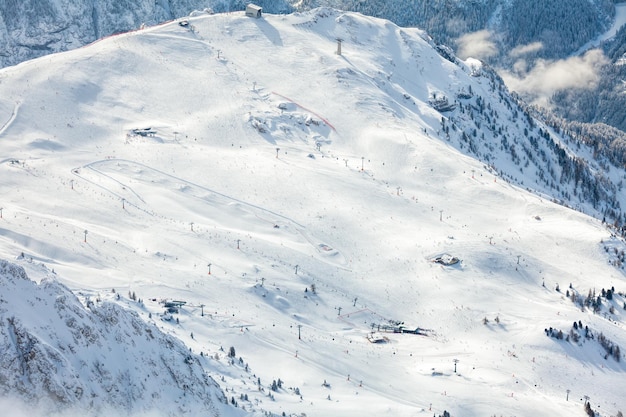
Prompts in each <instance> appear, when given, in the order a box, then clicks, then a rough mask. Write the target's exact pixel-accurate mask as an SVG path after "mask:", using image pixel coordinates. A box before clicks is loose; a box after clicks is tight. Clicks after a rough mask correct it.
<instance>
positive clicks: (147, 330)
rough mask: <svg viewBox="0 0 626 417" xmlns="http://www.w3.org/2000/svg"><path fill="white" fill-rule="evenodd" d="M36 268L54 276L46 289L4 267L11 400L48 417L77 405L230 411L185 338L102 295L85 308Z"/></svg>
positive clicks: (3, 332)
mask: <svg viewBox="0 0 626 417" xmlns="http://www.w3.org/2000/svg"><path fill="white" fill-rule="evenodd" d="M34 268H36V269H39V272H40V273H41V274H44V275H48V278H46V279H45V280H44V281H42V282H41V284H40V285H37V284H35V283H34V282H33V281H30V280H29V279H28V277H27V276H26V274H25V272H24V270H23V269H22V268H20V267H17V266H15V265H12V264H9V263H7V262H6V261H2V262H0V277H1V280H0V285H1V290H0V296H1V300H2V304H1V307H0V316H2V319H3V320H2V327H1V328H0V344H1V345H2V352H3V354H2V357H0V362H1V363H2V382H1V384H0V386H1V388H2V392H3V393H4V394H5V395H6V394H9V395H15V394H18V393H19V395H20V396H21V397H22V398H23V399H24V400H26V401H27V402H28V404H29V405H32V406H34V407H35V410H36V412H44V411H45V413H46V414H47V415H49V414H51V413H53V412H55V411H57V410H58V411H60V412H63V411H64V410H67V409H74V408H78V409H88V410H89V409H92V410H93V412H94V413H98V414H107V413H114V412H115V411H118V412H119V411H120V410H121V411H123V412H125V413H128V414H133V413H137V414H138V413H145V412H154V411H156V410H155V405H157V404H160V403H167V404H171V406H170V407H169V408H170V409H171V413H167V414H169V415H177V414H180V413H182V414H188V413H191V414H194V415H198V414H199V413H204V412H206V410H212V413H213V414H217V413H218V410H219V408H220V407H221V408H225V407H226V406H225V403H226V398H225V397H224V394H223V393H222V392H221V391H220V389H219V387H218V386H217V384H216V383H215V381H213V380H211V379H210V377H208V376H207V374H206V373H205V372H204V371H203V368H202V367H201V366H199V363H198V362H199V361H198V359H197V358H196V357H194V356H192V355H190V354H189V351H188V350H187V348H186V347H185V346H184V345H183V344H182V343H181V342H180V341H179V340H177V339H175V338H173V337H171V336H167V335H164V334H163V333H161V332H160V331H159V329H158V328H156V326H155V325H154V324H146V323H145V322H144V321H142V320H141V318H140V317H139V316H138V315H137V314H134V313H132V312H131V311H129V310H128V309H123V308H121V307H120V306H119V305H118V304H117V303H114V302H105V301H104V300H103V299H102V298H101V297H100V296H98V297H95V298H93V299H92V298H90V297H87V298H86V306H83V305H82V304H81V303H80V301H79V300H78V299H77V298H76V297H75V296H74V295H73V294H72V293H71V292H70V291H69V289H67V288H66V287H64V286H63V285H62V284H60V283H59V282H58V281H56V280H55V279H54V274H52V273H50V271H47V270H46V269H45V267H42V266H39V267H36V266H35V267H34ZM114 296H115V297H114ZM110 297H114V298H113V299H114V300H120V298H117V297H116V294H113V295H111V296H110ZM121 304H123V303H121ZM157 410H158V411H162V410H163V409H162V408H157Z"/></svg>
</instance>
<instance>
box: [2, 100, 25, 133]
mask: <svg viewBox="0 0 626 417" xmlns="http://www.w3.org/2000/svg"><path fill="white" fill-rule="evenodd" d="M20 104H21V103H20V102H19V101H18V102H16V103H15V106H14V107H13V113H11V116H10V117H9V120H7V121H6V123H4V124H3V125H2V127H0V136H2V135H3V134H4V132H5V131H6V130H7V129H8V128H9V126H11V124H12V123H13V121H14V120H15V118H16V117H17V111H18V110H19V108H20Z"/></svg>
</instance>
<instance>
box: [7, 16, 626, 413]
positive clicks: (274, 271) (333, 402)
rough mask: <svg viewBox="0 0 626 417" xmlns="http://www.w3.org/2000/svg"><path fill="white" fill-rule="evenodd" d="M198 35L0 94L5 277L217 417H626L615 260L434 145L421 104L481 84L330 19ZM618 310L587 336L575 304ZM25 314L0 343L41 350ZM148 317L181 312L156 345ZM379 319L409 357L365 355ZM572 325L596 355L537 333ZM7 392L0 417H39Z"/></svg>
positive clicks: (163, 33)
mask: <svg viewBox="0 0 626 417" xmlns="http://www.w3.org/2000/svg"><path fill="white" fill-rule="evenodd" d="M188 20H189V23H190V26H188V27H183V26H181V25H179V24H178V22H171V23H168V24H164V25H161V26H158V27H154V28H147V29H144V30H141V31H137V32H133V33H128V34H123V35H118V36H114V37H111V38H108V39H105V40H102V41H99V42H97V43H95V44H92V45H89V46H87V47H84V48H81V49H78V50H75V51H71V52H66V53H63V54H57V55H51V56H46V57H44V58H40V59H37V60H33V61H29V62H25V63H22V64H20V65H17V66H15V67H10V68H5V69H3V70H1V71H0V144H1V149H2V154H1V155H0V196H1V197H0V207H1V208H2V210H0V214H1V217H2V218H1V219H0V258H2V259H5V260H8V261H10V262H11V263H13V264H17V265H19V266H21V267H23V268H24V269H25V271H26V273H27V274H28V276H29V278H30V279H32V280H34V281H36V282H38V283H39V282H41V281H42V280H44V281H47V280H50V279H52V280H58V281H59V283H60V284H62V285H63V286H67V287H68V288H70V289H71V290H72V291H73V292H74V293H75V294H76V295H77V297H78V299H80V300H81V301H82V302H83V304H85V306H87V304H88V300H89V302H92V303H93V302H95V303H96V304H103V305H104V304H106V303H117V304H119V305H120V306H122V307H124V308H127V309H131V310H133V311H135V312H136V314H137V315H138V317H140V318H141V319H143V320H145V321H146V322H147V324H148V325H150V326H156V327H158V328H159V329H160V330H162V331H163V332H165V333H167V334H169V335H171V336H175V337H176V338H178V339H180V340H181V341H182V342H184V344H185V345H186V346H187V347H188V348H189V349H190V351H191V354H192V355H193V357H194V358H196V359H197V361H198V362H197V363H199V364H201V365H202V366H203V368H204V370H205V372H206V374H207V376H210V377H211V378H212V379H213V380H215V381H217V382H218V384H219V385H220V387H221V388H222V390H223V391H224V394H225V395H226V397H227V398H228V399H229V400H231V399H234V400H235V401H236V402H237V405H238V407H237V408H235V407H234V406H232V407H222V406H220V407H221V408H219V411H216V410H217V409H216V410H207V411H206V412H207V414H209V415H218V414H219V415H224V416H229V415H233V416H235V415H237V416H238V415H241V413H242V408H243V409H245V410H246V412H252V413H259V414H260V413H263V412H268V411H269V412H272V413H276V414H279V415H280V414H282V413H283V412H284V413H285V414H286V415H306V416H309V417H310V416H330V415H332V416H337V417H351V416H381V415H389V416H399V417H401V416H419V415H424V416H430V415H433V414H436V415H440V414H442V413H443V412H444V410H447V411H448V412H450V413H451V415H452V416H490V415H503V416H514V415H516V416H530V415H550V416H568V417H569V416H575V415H584V414H583V413H584V411H583V403H584V401H585V398H589V401H590V404H591V406H592V408H593V409H594V410H596V411H598V412H599V413H600V415H606V416H610V415H615V414H616V413H617V412H618V411H620V410H621V411H622V412H625V411H626V403H625V402H624V401H625V400H624V396H623V380H624V374H625V370H626V368H625V365H624V357H623V355H621V361H619V362H618V361H616V360H615V359H614V358H613V357H610V356H608V357H606V356H607V355H606V352H605V350H604V349H603V348H602V347H601V346H600V345H599V344H598V343H597V336H598V335H599V334H600V333H602V334H603V335H605V336H606V337H607V338H608V339H610V340H611V341H612V343H614V344H615V345H618V346H619V347H620V348H622V349H623V348H624V347H625V346H626V333H625V332H624V309H623V305H624V296H623V295H621V294H620V293H623V292H624V291H625V290H626V285H625V280H624V278H625V277H624V273H623V270H622V269H621V268H620V267H619V266H616V265H615V264H617V258H618V255H615V254H619V252H620V251H623V250H624V244H623V242H622V241H621V240H619V239H618V238H615V237H614V236H612V233H611V230H609V229H607V228H606V226H605V225H603V224H601V222H600V221H598V220H596V219H594V218H591V217H588V216H586V215H584V214H581V213H579V212H575V211H572V210H569V209H567V208H564V207H562V206H560V205H556V204H554V203H552V202H551V201H550V199H549V198H543V197H541V196H538V195H537V194H531V193H529V192H527V191H526V190H524V189H521V188H519V187H516V186H513V185H511V184H509V183H507V182H506V181H504V180H503V179H501V178H499V177H497V176H496V175H494V173H493V171H492V170H491V169H490V168H488V167H486V166H485V165H483V164H482V163H480V162H478V161H477V160H475V159H473V158H471V157H469V156H466V155H464V154H463V153H462V152H460V151H459V150H457V149H456V148H455V147H453V146H452V145H451V144H450V143H448V142H447V141H446V140H445V139H443V138H440V137H439V136H438V134H437V132H438V129H439V128H440V124H441V119H442V117H443V116H442V114H440V113H439V112H437V111H436V110H435V109H433V108H432V107H431V106H429V105H428V99H429V97H430V96H431V94H432V92H439V93H443V94H447V95H449V96H453V95H454V94H455V92H457V91H459V89H460V88H462V87H464V86H467V85H471V86H472V89H474V91H481V92H482V93H483V94H484V95H485V96H488V95H489V93H488V91H487V87H488V84H489V83H488V81H487V80H486V79H484V78H481V77H480V76H478V77H475V76H472V75H470V74H471V73H474V75H476V74H475V72H476V70H477V66H478V63H476V62H472V63H465V64H463V63H461V64H460V65H455V64H453V63H451V62H449V61H446V60H444V59H442V58H441V57H440V56H439V55H438V54H437V53H436V52H435V50H434V49H433V48H432V46H431V45H430V44H429V43H428V42H427V41H425V40H424V39H423V36H424V35H423V33H422V32H420V31H418V30H416V29H401V28H398V27H397V26H395V25H393V24H391V23H389V22H387V21H383V20H378V19H374V18H369V17H366V16H362V15H359V14H356V13H343V12H337V11H334V10H330V9H316V10H314V11H312V12H308V13H302V14H293V15H288V16H282V15H281V16H278V15H264V17H263V18H262V19H251V18H246V17H245V16H244V14H243V13H231V14H217V15H202V16H197V17H192V18H189V19H188ZM190 28H191V30H190ZM337 38H341V39H342V40H343V44H342V52H343V53H342V55H337V54H336V53H335V52H336V49H337V40H336V39H337ZM404 94H406V96H404ZM407 96H408V97H410V99H407V98H406V97H407ZM490 103H491V105H492V106H498V107H497V111H498V112H501V113H502V114H506V112H507V111H509V110H507V109H506V107H505V106H504V105H503V104H501V103H500V104H498V103H499V102H498V100H497V97H496V98H493V100H492V101H491V102H490ZM515 128H516V127H515V123H513V122H512V123H511V129H512V130H513V129H515ZM605 248H609V249H608V250H605ZM22 254H23V256H22ZM444 255H445V256H444ZM437 257H444V259H449V258H450V257H456V258H458V259H459V260H460V262H458V263H455V264H452V265H444V264H441V263H437V262H434V261H433V260H434V259H435V258H437ZM0 279H2V280H7V279H8V278H7V277H6V275H5V276H0ZM557 285H559V287H560V291H556V290H555V288H556V286H557ZM570 285H571V287H570ZM611 287H614V288H615V294H614V296H613V298H612V300H607V299H604V298H603V299H602V303H603V305H602V307H601V310H600V311H599V312H597V313H594V312H593V311H592V310H590V309H589V308H584V309H581V307H580V306H577V305H576V304H574V303H573V302H572V301H570V300H569V298H568V297H566V291H567V292H575V293H579V294H581V295H582V296H586V295H587V293H588V291H589V290H595V291H596V293H597V294H599V293H600V291H601V289H602V288H604V289H610V288H611ZM313 289H315V291H313ZM113 290H115V293H114V292H113ZM132 293H135V294H136V295H137V297H138V298H140V299H141V301H142V302H141V303H140V302H136V301H132V300H129V295H130V294H132ZM32 294H33V292H32V291H30V290H27V289H25V290H23V291H22V293H21V294H14V293H11V294H9V293H8V291H7V290H5V287H4V286H0V301H2V303H6V302H7V300H8V298H9V297H24V298H25V299H26V300H28V301H25V302H24V303H17V302H12V304H11V305H12V306H14V308H13V309H12V310H11V311H10V312H9V311H7V312H5V313H3V317H2V320H3V326H6V325H7V319H8V318H9V317H11V316H14V317H16V318H18V319H19V320H20V321H21V322H22V323H25V325H28V324H29V323H31V324H30V325H31V326H32V327H31V329H35V328H36V325H35V323H39V322H37V317H36V316H35V317H34V312H39V311H41V312H45V311H46V310H45V309H44V308H43V306H42V305H40V301H39V300H38V299H37V298H36V297H34V296H33V295H32ZM117 294H119V295H120V296H121V300H118V299H117ZM11 300H13V298H11ZM164 300H180V301H185V302H186V304H185V305H184V306H183V307H182V308H181V309H180V311H179V312H178V313H174V314H173V317H174V319H173V320H170V321H165V320H163V319H162V314H163V311H164V305H163V303H162V302H163V301H164ZM2 305H3V304H0V307H2ZM28 306H31V307H30V308H29V307H28ZM610 307H613V309H612V312H609V308H610ZM85 308H86V307H85ZM485 319H486V320H485ZM390 320H395V321H400V322H404V325H405V326H406V327H407V328H411V329H415V328H417V327H419V328H420V329H422V330H421V332H420V333H421V334H418V335H415V334H399V333H391V332H389V333H387V332H384V331H383V330H384V329H383V330H380V331H379V325H389V324H390ZM575 321H576V322H578V321H581V322H582V324H583V326H588V328H589V329H590V330H591V331H592V333H593V334H594V335H595V338H594V339H593V340H592V339H586V338H585V337H582V338H581V340H580V341H579V342H578V343H576V342H574V341H572V340H569V341H566V340H558V339H556V338H553V337H548V336H546V334H545V332H544V329H547V328H554V329H557V330H558V329H560V330H562V331H563V332H564V333H565V335H566V336H567V335H568V334H569V332H570V329H571V328H572V323H573V322H575ZM45 323H46V322H44V324H41V323H39V324H37V326H46V324H45ZM58 325H59V328H55V327H54V326H55V324H49V325H48V326H49V328H50V327H51V330H50V332H51V333H55V332H57V333H58V334H59V336H58V337H59V338H62V337H63V336H62V334H63V333H64V332H66V331H67V330H65V329H63V328H62V323H59V324H58ZM372 329H375V330H376V331H377V332H376V334H375V335H374V337H373V338H372V337H370V338H369V340H368V335H370V333H371V331H372ZM31 331H34V330H31ZM299 336H300V337H299ZM67 337H69V336H67ZM375 339H377V340H379V341H384V342H385V343H372V342H370V340H375ZM68 343H69V342H68ZM137 345H138V347H137V349H138V352H139V353H136V354H137V355H143V354H150V353H149V352H152V351H151V350H149V349H152V347H150V348H149V349H148V347H146V346H145V345H144V344H139V343H137ZM230 347H233V348H234V349H235V350H236V356H235V358H234V360H233V361H229V360H228V358H227V357H226V355H227V353H228V352H229V349H230ZM112 348H113V346H112ZM163 349H164V348H163ZM201 352H202V356H200V353H201ZM8 354H9V353H5V354H4V355H8ZM76 355H77V356H78V357H89V356H88V355H89V351H88V349H84V350H81V349H79V350H78V352H77V353H76ZM240 358H241V360H240ZM108 361H109V362H114V363H107V364H105V365H107V366H110V367H113V368H114V369H118V368H117V367H118V366H119V363H117V361H116V356H115V354H112V356H109V357H108ZM119 361H120V362H121V363H127V362H126V361H127V359H122V357H121V356H120V357H119ZM181 366H187V365H185V364H181ZM75 369H76V375H75V378H76V380H77V381H82V382H81V383H83V384H87V383H86V382H84V381H85V380H86V378H88V377H89V375H88V374H87V373H86V371H84V370H80V368H79V367H76V368H75ZM129 372H131V373H133V372H139V371H136V370H134V369H133V368H132V367H130V366H129ZM278 379H280V380H281V381H282V387H281V388H279V389H278V390H277V391H276V392H274V391H272V390H271V388H270V387H271V384H272V381H274V380H276V381H277V380H278ZM3 381H6V380H3V379H2V378H0V387H2V391H1V392H2V396H3V398H5V400H4V403H5V409H6V407H14V404H15V403H16V402H17V403H18V404H19V402H20V401H25V398H26V399H29V398H37V397H38V396H40V395H45V394H42V393H28V395H25V394H24V393H23V392H20V391H19V390H18V389H17V388H15V387H11V386H7V385H3V384H6V383H5V382H3ZM259 381H260V385H259V384H258V382H259ZM122 389H123V388H122ZM296 389H297V391H299V393H300V395H298V394H297V393H296ZM94 401H95V403H96V404H97V403H98V402H99V401H104V400H103V399H102V398H101V397H98V398H96V399H95V400H94ZM7 404H8V405H7ZM179 405H180V404H179V403H178V402H177V401H175V400H173V399H171V398H166V397H161V398H156V399H155V400H154V403H153V404H152V408H156V409H157V410H158V412H157V414H158V415H181V414H185V412H183V411H181V407H179ZM15 407H17V408H16V410H17V409H20V410H21V409H22V406H15ZM75 407H77V408H69V409H68V410H67V412H68V413H69V415H77V414H80V415H89V414H94V415H97V414H98V412H99V411H98V407H97V406H92V408H90V407H89V406H86V405H84V404H77V405H75ZM77 409H78V410H80V412H79V411H76V410H77ZM143 409H144V408H142V410H143ZM145 409H147V408H145ZM9 410H11V408H9ZM122 410H123V413H122V414H123V415H129V414H130V415H133V412H134V411H135V410H130V411H129V410H127V409H126V410H124V409H122ZM184 410H190V408H186V409H184ZM16 413H18V411H15V412H14V414H13V415H16ZM72 413H76V414H72ZM187 414H188V415H198V414H194V413H193V412H192V411H188V412H187ZM30 415H33V414H32V413H30ZM41 415H46V413H45V412H42V413H41Z"/></svg>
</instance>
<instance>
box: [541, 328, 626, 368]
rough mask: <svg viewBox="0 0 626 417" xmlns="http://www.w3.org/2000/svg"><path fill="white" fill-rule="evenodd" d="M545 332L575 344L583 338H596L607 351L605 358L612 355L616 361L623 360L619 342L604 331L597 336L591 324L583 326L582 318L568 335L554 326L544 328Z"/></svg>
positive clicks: (549, 335)
mask: <svg viewBox="0 0 626 417" xmlns="http://www.w3.org/2000/svg"><path fill="white" fill-rule="evenodd" d="M544 332H545V334H546V336H548V337H553V338H555V339H557V340H563V339H565V341H566V342H570V341H571V342H573V343H575V344H578V343H579V342H580V339H581V338H585V340H596V341H597V342H598V344H600V346H602V348H603V349H604V350H605V352H606V354H605V355H604V359H608V358H609V357H612V358H613V359H614V360H615V361H616V362H620V360H621V356H622V353H621V350H620V348H619V346H618V345H617V344H615V343H614V342H613V341H612V340H610V339H609V338H607V337H606V336H605V335H604V334H603V333H599V334H597V336H596V335H594V333H593V331H591V329H589V326H586V325H585V326H583V323H582V321H580V320H579V321H577V322H576V321H575V322H574V323H573V324H572V328H571V329H570V331H569V334H567V335H565V333H563V331H562V330H558V329H555V328H552V327H550V328H548V329H544Z"/></svg>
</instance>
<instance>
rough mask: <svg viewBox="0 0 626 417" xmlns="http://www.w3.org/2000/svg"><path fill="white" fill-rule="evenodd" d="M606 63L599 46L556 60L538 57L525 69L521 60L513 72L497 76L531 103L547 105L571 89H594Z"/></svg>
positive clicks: (501, 72) (503, 72) (505, 72)
mask: <svg viewBox="0 0 626 417" xmlns="http://www.w3.org/2000/svg"><path fill="white" fill-rule="evenodd" d="M606 62H608V60H607V58H606V57H605V56H604V53H603V52H602V51H601V50H599V49H593V50H590V51H588V52H587V53H585V54H584V55H582V56H575V57H571V58H567V59H561V60H557V61H547V60H538V61H537V62H536V63H535V65H534V67H532V68H531V69H530V70H528V71H526V65H525V62H524V61H523V60H521V61H520V62H518V63H517V64H516V65H515V66H514V68H515V72H512V71H500V76H502V78H503V79H504V82H505V83H506V85H507V86H508V87H509V89H510V90H513V91H516V92H518V93H520V94H522V95H525V96H527V97H530V98H531V101H533V102H534V104H539V105H542V106H546V107H547V106H548V104H549V100H550V97H551V96H552V95H553V94H554V93H556V92H558V91H562V90H566V89H570V88H584V89H592V88H595V87H596V86H597V84H598V81H599V80H600V75H599V70H600V67H601V66H602V65H604V64H605V63H606Z"/></svg>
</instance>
